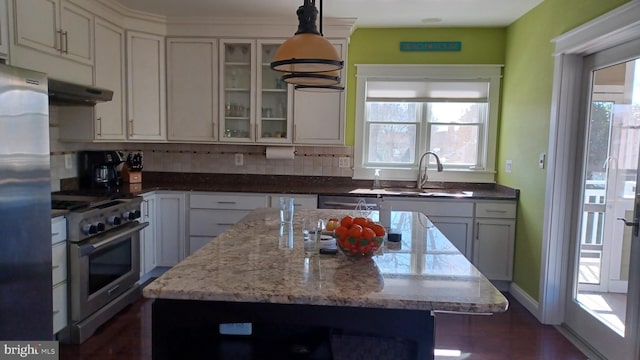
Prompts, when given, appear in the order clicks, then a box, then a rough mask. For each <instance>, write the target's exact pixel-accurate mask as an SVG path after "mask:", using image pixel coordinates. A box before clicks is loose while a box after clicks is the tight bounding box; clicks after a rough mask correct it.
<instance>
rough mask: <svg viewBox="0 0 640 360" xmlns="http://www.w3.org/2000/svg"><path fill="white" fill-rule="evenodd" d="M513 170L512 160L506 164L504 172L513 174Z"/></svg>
mask: <svg viewBox="0 0 640 360" xmlns="http://www.w3.org/2000/svg"><path fill="white" fill-rule="evenodd" d="M512 169H513V162H512V161H511V160H507V161H505V162H504V172H506V173H508V174H511V170H512Z"/></svg>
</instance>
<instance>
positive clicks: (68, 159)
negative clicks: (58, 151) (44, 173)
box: [64, 154, 73, 169]
mask: <svg viewBox="0 0 640 360" xmlns="http://www.w3.org/2000/svg"><path fill="white" fill-rule="evenodd" d="M72 167H73V156H71V154H64V168H65V169H71V168H72Z"/></svg>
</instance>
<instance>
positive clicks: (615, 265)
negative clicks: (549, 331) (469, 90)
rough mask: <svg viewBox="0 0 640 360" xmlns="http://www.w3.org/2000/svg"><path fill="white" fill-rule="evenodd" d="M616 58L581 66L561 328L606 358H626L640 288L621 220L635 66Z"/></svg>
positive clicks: (631, 160) (632, 213)
mask: <svg viewBox="0 0 640 360" xmlns="http://www.w3.org/2000/svg"><path fill="white" fill-rule="evenodd" d="M616 55H618V56H619V55H620V50H619V49H617V50H613V49H612V50H608V53H607V52H603V53H601V54H596V55H592V56H591V57H588V58H586V59H585V71H586V76H585V80H586V82H587V83H588V84H590V86H591V88H590V91H589V95H588V98H589V101H588V103H589V106H588V107H585V108H586V113H587V116H586V128H587V132H586V134H587V135H586V138H585V147H584V148H585V152H584V155H583V157H582V158H583V159H584V160H583V163H582V169H581V171H582V173H583V176H582V179H583V181H582V184H581V189H582V190H581V193H580V201H579V204H577V207H578V208H579V210H578V212H577V214H578V221H577V224H576V230H575V241H574V243H573V244H574V245H573V251H572V254H573V256H572V261H571V263H572V271H570V279H569V281H570V283H571V285H572V286H570V287H569V294H568V297H569V298H570V301H568V302H567V307H566V316H565V321H566V324H567V325H568V326H569V327H570V328H571V329H572V330H573V331H574V332H575V333H576V334H577V335H578V336H579V337H582V338H583V339H584V340H585V342H586V343H588V344H590V346H593V348H594V349H595V350H596V351H597V352H599V353H601V354H602V355H603V356H605V357H606V358H608V359H632V358H634V355H632V352H633V351H635V350H634V345H633V344H634V343H635V342H634V341H633V340H632V339H636V338H637V328H638V321H637V316H636V315H635V314H637V312H636V311H637V308H638V304H637V301H636V299H637V297H638V296H637V294H638V288H639V287H640V284H638V278H639V277H638V275H639V274H633V273H632V272H630V268H633V267H635V266H637V264H636V265H634V264H633V263H634V262H638V261H640V260H639V259H636V258H635V257H634V256H632V254H633V251H634V249H633V247H634V246H635V247H638V245H640V244H637V241H638V240H637V237H638V236H637V234H634V229H636V228H637V226H636V227H629V226H626V225H625V223H624V222H623V221H620V219H627V220H628V221H629V222H633V219H634V218H636V217H638V216H639V215H640V214H638V213H636V212H637V210H636V209H638V208H639V207H638V195H637V191H636V182H637V180H638V161H639V154H640V71H639V70H640V61H639V60H637V59H632V60H627V61H617V62H616V61H612V59H613V58H615V56H616ZM636 56H637V55H636ZM627 58H628V57H627ZM636 252H637V251H636ZM636 257H637V256H636ZM630 314H631V315H632V316H630Z"/></svg>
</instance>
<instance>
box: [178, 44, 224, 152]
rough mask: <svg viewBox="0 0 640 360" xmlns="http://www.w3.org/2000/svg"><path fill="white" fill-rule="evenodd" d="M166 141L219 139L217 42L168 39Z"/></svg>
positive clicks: (207, 140)
mask: <svg viewBox="0 0 640 360" xmlns="http://www.w3.org/2000/svg"><path fill="white" fill-rule="evenodd" d="M167 102H168V104H167V109H168V114H167V127H168V134H167V136H168V139H169V140H175V141H197V142H212V141H216V140H217V139H218V134H217V133H218V127H217V125H216V123H217V119H218V41H217V40H216V39H206V38H170V39H168V40H167Z"/></svg>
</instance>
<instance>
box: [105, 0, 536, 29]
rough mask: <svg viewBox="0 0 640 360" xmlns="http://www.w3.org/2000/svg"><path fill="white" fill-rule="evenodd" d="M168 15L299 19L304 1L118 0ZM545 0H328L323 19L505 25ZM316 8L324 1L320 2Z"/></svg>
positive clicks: (397, 24) (362, 24)
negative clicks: (297, 17) (299, 9)
mask: <svg viewBox="0 0 640 360" xmlns="http://www.w3.org/2000/svg"><path fill="white" fill-rule="evenodd" d="M116 1H117V2H119V3H120V4H122V5H124V6H126V7H128V8H130V9H134V10H140V11H144V12H150V13H154V14H159V15H164V16H167V17H207V18H230V17H246V18H257V17H270V18H286V17H289V16H290V17H291V19H293V20H294V21H297V20H296V15H295V11H296V9H297V8H298V7H299V6H300V5H302V4H303V2H304V1H303V0H179V1H176V0H116ZM542 1H543V0H327V1H324V2H323V13H324V15H323V18H355V19H356V24H355V25H356V27H433V26H438V27H445V26H446V27H469V26H474V27H502V26H507V25H509V24H511V23H512V22H513V21H515V20H516V19H518V18H519V17H520V16H522V15H524V14H525V13H527V12H528V11H529V10H531V9H533V8H534V7H536V6H537V5H538V4H540V3H541V2H542ZM316 7H318V8H319V7H320V2H319V1H316Z"/></svg>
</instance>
